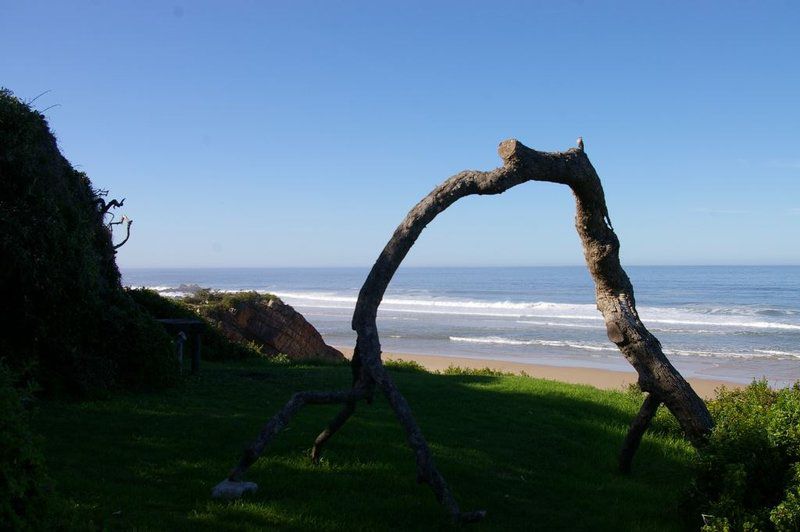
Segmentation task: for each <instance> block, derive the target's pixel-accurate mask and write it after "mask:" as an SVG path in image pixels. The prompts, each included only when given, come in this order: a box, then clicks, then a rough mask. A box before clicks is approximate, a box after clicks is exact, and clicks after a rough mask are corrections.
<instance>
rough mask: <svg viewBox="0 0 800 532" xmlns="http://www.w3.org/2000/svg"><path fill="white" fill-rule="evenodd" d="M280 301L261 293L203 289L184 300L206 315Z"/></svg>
mask: <svg viewBox="0 0 800 532" xmlns="http://www.w3.org/2000/svg"><path fill="white" fill-rule="evenodd" d="M274 299H278V296H276V295H273V294H262V293H260V292H255V291H251V292H218V291H215V290H209V289H203V290H200V291H198V292H197V293H196V294H194V295H191V296H188V297H186V298H184V299H183V302H184V303H185V304H187V305H188V306H190V307H192V308H195V309H197V310H198V311H200V312H204V313H213V312H218V311H227V310H228V309H229V308H232V307H239V306H240V305H243V304H256V303H269V302H270V301H272V300H274Z"/></svg>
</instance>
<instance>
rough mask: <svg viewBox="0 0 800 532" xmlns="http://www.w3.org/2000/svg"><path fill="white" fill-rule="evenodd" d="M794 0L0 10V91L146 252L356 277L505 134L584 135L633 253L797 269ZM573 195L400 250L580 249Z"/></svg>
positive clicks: (566, 260)
mask: <svg viewBox="0 0 800 532" xmlns="http://www.w3.org/2000/svg"><path fill="white" fill-rule="evenodd" d="M798 27H800V4H798V3H797V2H718V3H712V2H687V3H680V2H630V3H626V2H589V1H585V2H511V1H509V2H502V3H496V2H488V1H487V2H470V1H460V2H435V3H434V2H322V1H320V2H297V1H292V2H232V1H229V2H186V3H181V2H172V3H168V2H151V3H148V2H100V1H95V2H88V3H87V2H52V3H47V2H35V1H25V2H23V1H8V0H3V1H2V10H0V49H2V50H3V53H2V55H0V85H4V86H6V87H8V88H9V89H11V90H12V91H14V92H15V93H16V94H17V95H18V96H20V97H21V98H23V99H30V98H32V97H34V96H36V95H37V94H39V93H41V92H43V91H46V90H49V91H50V92H49V93H47V94H45V95H43V96H42V97H40V98H39V99H38V100H37V101H36V102H35V104H34V105H35V106H36V107H37V108H39V109H45V108H47V107H49V106H51V105H55V104H57V106H56V107H52V108H50V109H49V110H47V111H46V115H47V116H48V118H49V120H50V124H51V127H52V128H53V129H54V131H55V132H56V134H57V136H58V139H59V143H60V146H61V148H62V150H63V152H64V154H65V155H66V156H67V158H68V159H69V160H70V161H71V162H72V163H73V164H74V165H76V166H78V167H79V168H81V169H83V170H84V171H86V172H87V173H88V174H89V176H90V177H91V179H92V180H93V182H94V184H95V185H96V186H99V187H102V188H108V189H110V190H111V191H112V194H113V195H114V196H117V197H126V198H127V201H126V204H125V207H126V209H125V213H126V214H128V215H129V216H131V217H132V218H133V219H134V220H135V223H134V225H133V236H132V238H131V240H130V242H129V243H128V244H126V245H125V246H124V247H123V248H121V249H120V253H119V262H120V264H121V265H122V266H123V267H134V266H177V267H185V266H366V265H370V264H371V263H372V262H373V261H374V259H375V257H377V255H378V253H379V251H380V250H381V248H382V247H383V245H384V244H385V242H386V240H387V239H388V238H389V236H390V235H391V233H392V231H393V230H394V228H395V227H396V225H397V224H398V223H399V222H400V221H401V220H402V218H403V216H404V215H405V214H406V212H407V211H408V210H409V209H410V208H411V207H412V206H413V205H414V204H415V203H416V202H417V201H418V200H419V199H420V198H421V197H423V196H424V195H425V194H427V193H428V192H429V191H430V189H432V188H433V187H434V186H435V185H436V184H437V183H439V182H441V181H442V180H444V179H445V178H447V177H449V176H450V175H452V174H454V173H456V172H458V171H460V170H463V169H467V168H469V169H487V170H488V169H491V168H494V167H496V166H497V165H498V164H499V159H498V157H497V155H496V146H497V144H498V142H500V141H501V140H503V139H505V138H509V137H515V138H518V139H520V140H521V141H522V142H524V143H525V144H527V145H528V146H530V147H533V148H536V149H541V150H560V149H566V148H569V147H571V146H573V145H574V143H575V138H576V137H577V136H578V135H582V136H583V137H584V138H585V140H586V150H587V153H588V154H589V156H590V158H591V160H592V162H593V163H594V165H595V167H596V168H597V170H598V173H599V174H600V176H601V178H602V180H603V183H604V186H605V189H606V197H607V200H608V203H609V208H610V211H611V218H612V220H613V222H614V226H615V228H616V230H617V233H618V234H619V236H620V239H621V241H622V259H623V263H624V264H800V246H799V245H798V242H800V148H798V144H800V143H799V142H798V140H800V139H799V138H798V137H799V135H798V125H800V104H798V96H800V59H799V58H798V55H800V54H799V53H800V31H798V29H797V28H798ZM573 216H574V206H573V202H572V198H571V195H570V193H569V191H568V190H567V189H566V188H565V187H559V186H556V185H550V184H544V183H528V184H526V185H522V186H521V187H517V188H515V189H512V190H511V191H509V192H507V193H506V194H503V195H501V196H494V197H480V198H467V199H464V200H461V201H460V202H459V203H458V204H456V205H455V206H453V207H451V209H449V210H448V211H447V212H446V213H444V214H442V215H440V217H439V218H437V219H436V220H435V221H434V222H433V223H432V224H431V225H430V226H429V227H428V229H427V230H426V231H425V232H424V233H423V235H422V237H421V238H420V240H419V241H418V243H417V245H416V246H415V247H414V249H413V250H412V251H411V253H410V254H409V257H408V259H407V262H406V264H408V265H553V264H580V263H582V254H581V250H580V243H579V241H578V238H577V236H576V235H575V230H574V228H573V226H572V223H573Z"/></svg>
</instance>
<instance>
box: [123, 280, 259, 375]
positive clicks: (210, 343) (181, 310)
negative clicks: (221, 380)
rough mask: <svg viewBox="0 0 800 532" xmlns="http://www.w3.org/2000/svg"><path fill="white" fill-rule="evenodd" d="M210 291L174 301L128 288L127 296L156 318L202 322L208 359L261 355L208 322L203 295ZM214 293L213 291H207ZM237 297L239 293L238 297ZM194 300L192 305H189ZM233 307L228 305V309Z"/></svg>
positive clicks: (150, 292)
mask: <svg viewBox="0 0 800 532" xmlns="http://www.w3.org/2000/svg"><path fill="white" fill-rule="evenodd" d="M206 292H207V291H201V292H199V293H198V295H197V296H194V297H192V298H190V299H184V300H180V299H171V298H168V297H162V296H160V295H159V294H158V293H157V292H154V291H152V290H147V289H146V288H135V289H128V290H127V293H128V295H129V296H130V297H131V298H132V299H133V300H134V301H136V303H138V304H139V306H140V307H141V308H142V309H144V310H145V311H146V312H147V313H148V314H149V315H150V316H152V317H153V318H155V319H164V318H185V319H199V320H202V321H203V333H202V334H203V358H204V359H206V360H237V359H243V358H247V357H251V356H255V355H257V354H258V349H256V348H254V347H252V346H248V345H243V344H238V343H236V342H231V341H229V340H228V339H227V338H225V336H224V335H223V334H222V333H221V332H220V331H219V330H218V329H217V328H216V327H214V326H213V325H212V324H211V323H209V321H208V318H207V314H208V305H205V304H204V303H203V301H207V300H206V299H202V296H201V294H203V293H206ZM208 293H210V294H215V293H214V292H208ZM225 295H226V296H231V297H233V296H234V294H225ZM236 295H237V296H238V294H236ZM188 301H191V304H189V303H188ZM211 301H212V304H213V306H214V307H216V305H219V304H221V301H222V297H221V296H220V297H218V298H214V299H212V300H211ZM230 306H232V305H228V307H225V308H229V307H230Z"/></svg>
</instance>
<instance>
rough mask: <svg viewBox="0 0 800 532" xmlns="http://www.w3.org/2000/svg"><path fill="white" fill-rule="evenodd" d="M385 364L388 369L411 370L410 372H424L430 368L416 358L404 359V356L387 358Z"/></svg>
mask: <svg viewBox="0 0 800 532" xmlns="http://www.w3.org/2000/svg"><path fill="white" fill-rule="evenodd" d="M383 365H384V366H385V367H386V368H387V369H391V370H394V371H409V372H423V373H426V372H427V371H428V370H427V369H425V367H424V366H423V365H422V364H420V363H419V362H417V361H416V360H403V359H402V358H397V359H394V360H385V361H384V362H383Z"/></svg>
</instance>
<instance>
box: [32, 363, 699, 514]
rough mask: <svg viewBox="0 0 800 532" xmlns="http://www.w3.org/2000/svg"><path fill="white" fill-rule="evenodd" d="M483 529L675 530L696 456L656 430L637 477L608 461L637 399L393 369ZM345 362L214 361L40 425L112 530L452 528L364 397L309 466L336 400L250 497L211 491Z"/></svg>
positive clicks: (53, 460) (49, 411)
mask: <svg viewBox="0 0 800 532" xmlns="http://www.w3.org/2000/svg"><path fill="white" fill-rule="evenodd" d="M394 375H395V377H396V379H397V382H398V385H399V386H400V388H401V390H403V392H404V393H405V394H406V397H407V398H408V400H409V402H410V403H411V405H412V407H413V408H414V412H415V414H416V416H417V419H418V421H419V422H420V424H421V426H422V429H423V431H424V433H425V435H426V437H427V438H428V441H429V442H430V444H431V447H432V448H433V449H434V452H435V456H436V458H437V463H438V465H439V466H440V469H441V470H442V472H443V474H444V476H445V478H446V479H447V480H448V482H449V483H450V485H451V486H452V488H453V490H454V492H455V493H456V496H457V497H458V500H459V501H460V503H461V505H462V508H464V509H465V510H474V509H486V510H488V512H489V513H488V517H487V519H486V520H485V521H484V522H483V523H482V524H481V525H477V527H476V529H480V530H483V529H492V530H509V529H523V528H525V529H530V528H534V529H543V530H552V529H570V530H579V529H585V530H588V529H592V530H599V529H600V530H602V529H604V530H614V529H617V530H671V529H678V528H679V527H680V523H679V521H678V518H677V512H676V507H677V497H678V493H680V491H681V490H682V489H683V487H684V486H685V485H686V482H687V480H688V472H687V460H688V457H689V455H690V453H691V450H690V449H689V447H688V446H687V445H686V443H684V442H683V441H681V440H679V439H676V438H673V437H670V436H668V435H664V434H661V435H655V436H654V435H648V436H646V437H645V440H644V442H643V444H642V448H641V449H640V451H639V454H638V457H637V462H636V463H635V471H634V474H633V475H632V476H631V477H629V478H625V477H621V476H619V475H618V474H616V472H615V455H616V452H617V450H618V447H619V445H620V442H621V441H622V437H623V435H624V432H625V429H626V426H627V423H628V422H629V421H630V419H631V417H632V416H633V414H634V413H635V410H636V408H637V406H638V405H637V404H636V400H635V399H634V398H632V397H630V396H628V395H626V394H623V393H615V392H603V391H598V390H596V389H593V388H590V387H586V386H574V385H566V384H559V383H553V382H548V381H541V380H536V379H530V378H525V377H495V376H476V375H432V374H427V373H418V372H410V371H395V372H394ZM348 384H349V369H347V368H345V367H324V366H316V367H314V366H305V367H302V366H282V365H278V364H275V363H269V362H266V361H263V360H250V361H245V362H237V363H226V364H211V363H207V364H205V366H204V368H203V372H202V375H201V376H199V377H193V378H189V379H187V381H186V382H185V383H184V384H183V385H182V386H179V387H178V388H176V389H172V390H168V391H165V392H159V393H153V394H136V395H133V394H131V395H125V396H118V397H116V398H113V399H110V400H107V401H102V402H89V403H81V404H77V403H72V404H65V403H57V402H51V403H44V404H43V405H42V407H41V408H40V410H39V412H38V415H37V427H36V428H37V429H39V430H40V431H41V432H42V433H43V434H44V436H45V438H46V447H45V450H46V456H47V458H48V466H49V468H50V471H51V474H52V476H53V477H54V478H55V481H56V485H57V489H58V491H59V492H61V493H62V494H65V495H66V496H68V497H69V498H71V500H72V502H73V503H74V504H75V505H76V507H77V509H78V511H79V512H80V515H81V518H82V519H83V520H86V521H91V522H92V524H93V525H94V526H95V527H97V526H100V527H105V528H110V529H131V528H134V527H135V528H137V529H139V530H148V529H158V530H161V529H190V528H191V529H199V530H248V529H253V530H254V529H257V528H260V527H269V528H280V529H309V528H314V529H317V530H340V529H345V528H348V529H373V530H375V529H387V528H398V529H420V528H445V529H446V528H449V527H450V525H449V523H448V521H447V519H446V517H445V515H444V512H443V511H442V509H441V508H440V507H439V505H438V504H437V503H436V502H435V500H434V498H433V496H432V494H431V492H430V490H429V489H428V488H427V486H425V485H417V484H416V482H415V468H414V464H413V458H412V455H411V453H410V451H409V450H408V448H407V447H406V446H405V441H404V438H403V434H402V432H401V430H400V428H399V426H398V425H397V423H396V422H395V419H394V417H393V415H392V414H391V411H390V410H389V408H388V406H387V404H386V402H385V400H383V398H382V397H381V398H378V399H377V400H376V402H375V404H374V405H372V406H371V407H367V406H365V407H360V408H359V411H358V412H357V414H356V416H355V417H354V418H353V419H352V420H351V421H350V423H349V424H348V425H346V426H345V427H344V429H343V430H342V431H341V432H340V434H338V435H337V436H336V437H335V438H334V439H333V440H332V441H331V442H330V445H329V447H328V449H327V450H326V452H325V454H324V457H323V463H322V464H321V465H320V466H317V467H314V466H312V465H311V464H310V463H309V460H308V458H307V456H308V450H309V448H310V444H311V442H312V441H313V438H314V437H315V436H316V435H317V433H318V432H319V430H320V429H321V428H322V427H323V426H324V424H325V422H326V421H327V420H328V419H329V418H330V417H331V416H332V415H333V414H334V413H335V411H336V410H335V407H307V408H306V409H304V410H303V411H302V412H301V413H300V415H299V416H298V417H297V418H295V421H294V422H293V423H292V424H291V425H290V426H289V429H288V430H287V431H285V432H284V433H282V434H281V435H280V437H279V438H278V439H277V440H276V442H275V444H274V446H273V447H272V448H271V449H269V450H268V453H267V454H266V455H265V457H264V458H262V459H261V460H260V461H259V462H257V463H256V464H255V465H254V466H253V468H252V469H251V470H250V473H249V480H253V481H255V482H258V483H259V486H260V490H259V492H258V493H257V494H256V495H255V496H253V497H251V498H250V499H248V500H247V501H246V502H235V503H220V502H214V501H211V500H210V498H209V492H210V489H211V487H212V486H213V485H214V484H215V483H217V482H218V481H220V480H222V478H223V477H224V476H225V474H226V472H227V471H228V470H229V469H230V468H231V467H232V466H233V465H234V463H235V461H236V460H238V458H239V452H240V450H241V449H242V448H243V445H244V444H245V443H246V442H249V441H250V440H251V438H252V437H253V436H254V435H255V434H256V432H257V431H258V429H259V428H260V426H261V425H262V423H263V422H264V421H266V419H267V418H268V417H269V416H271V415H272V414H273V413H274V412H275V410H276V409H277V408H278V406H279V405H280V404H282V403H283V402H284V401H285V400H286V399H287V398H288V397H289V395H290V394H291V393H292V392H293V391H295V390H299V389H327V388H339V387H342V388H344V387H347V386H348Z"/></svg>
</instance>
